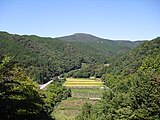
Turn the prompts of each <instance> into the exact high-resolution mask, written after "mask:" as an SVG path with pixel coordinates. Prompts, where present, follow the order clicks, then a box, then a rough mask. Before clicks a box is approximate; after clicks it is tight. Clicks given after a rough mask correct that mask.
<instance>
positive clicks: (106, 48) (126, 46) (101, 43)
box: [59, 33, 143, 56]
mask: <svg viewBox="0 0 160 120" xmlns="http://www.w3.org/2000/svg"><path fill="white" fill-rule="evenodd" d="M59 39H60V40H63V41H68V42H70V43H73V44H74V45H76V46H77V47H78V48H81V49H87V51H88V52H89V53H90V54H94V53H95V52H96V53H99V54H104V55H107V56H108V55H122V54H124V53H126V52H128V51H129V50H130V49H132V48H134V47H136V46H138V45H140V44H141V43H143V41H135V42H131V41H123V40H117V41H116V40H109V39H103V38H99V37H96V36H93V35H91V34H85V33H76V34H73V35H70V36H64V37H59Z"/></svg>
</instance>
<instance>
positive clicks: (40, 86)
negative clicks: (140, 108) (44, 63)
mask: <svg viewBox="0 0 160 120" xmlns="http://www.w3.org/2000/svg"><path fill="white" fill-rule="evenodd" d="M52 82H53V80H50V81H48V82H47V83H45V84H42V85H39V88H40V90H43V89H44V88H46V87H47V86H48V85H49V84H51V83H52Z"/></svg>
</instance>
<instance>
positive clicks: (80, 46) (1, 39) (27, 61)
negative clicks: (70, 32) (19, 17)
mask: <svg viewBox="0 0 160 120" xmlns="http://www.w3.org/2000/svg"><path fill="white" fill-rule="evenodd" d="M65 38H67V39H68V40H64V39H65ZM69 39H70V37H69V38H68V37H63V40H62V38H46V37H38V36H35V35H30V36H28V35H22V36H20V35H16V34H9V33H7V32H0V55H9V56H11V57H13V59H12V60H13V61H15V62H18V63H19V64H20V66H21V67H23V68H25V70H26V72H27V73H28V75H29V76H31V77H32V78H33V79H34V80H36V81H37V82H39V83H44V82H47V81H48V80H49V79H50V78H51V77H55V76H58V75H60V74H62V73H66V72H69V71H71V70H75V69H79V68H81V64H82V63H87V64H95V63H103V62H105V61H106V58H107V57H109V56H110V55H116V54H120V55H122V54H123V53H125V52H128V50H130V49H131V48H133V47H135V46H137V45H138V44H140V43H141V42H129V41H126V42H125V41H120V42H119V41H110V40H104V39H101V38H97V37H94V36H91V35H87V34H75V35H74V36H73V38H72V39H70V40H71V41H72V40H73V41H74V40H75V41H80V39H82V40H83V41H84V42H70V40H69ZM77 39H79V40H77Z"/></svg>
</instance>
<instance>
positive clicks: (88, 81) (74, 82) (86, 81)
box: [63, 78, 103, 87]
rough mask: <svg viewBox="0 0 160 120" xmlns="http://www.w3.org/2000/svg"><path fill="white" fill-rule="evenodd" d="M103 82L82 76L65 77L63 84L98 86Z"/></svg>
mask: <svg viewBox="0 0 160 120" xmlns="http://www.w3.org/2000/svg"><path fill="white" fill-rule="evenodd" d="M102 85H103V82H101V81H100V80H91V79H84V78H67V79H66V81H65V83H64V84H63V86H66V87H87V86H88V87H100V86H102Z"/></svg>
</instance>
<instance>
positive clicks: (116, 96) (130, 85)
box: [77, 37, 160, 120]
mask: <svg viewBox="0 0 160 120" xmlns="http://www.w3.org/2000/svg"><path fill="white" fill-rule="evenodd" d="M159 66H160V37H158V38H156V39H153V40H151V41H146V42H144V43H143V44H142V45H140V46H138V47H137V48H135V49H133V50H132V51H131V52H129V53H128V54H126V55H124V56H122V57H120V58H117V59H114V60H113V61H112V62H111V63H110V66H108V69H106V73H105V74H104V75H103V76H102V79H103V81H104V82H105V85H106V87H105V91H104V93H103V97H102V100H101V101H100V102H98V103H97V104H96V105H94V106H93V105H91V104H86V105H85V106H84V107H83V109H82V113H81V115H79V116H78V117H77V119H78V120H84V119H91V120H96V119H97V120H106V119H109V120H117V119H123V120H159V119H160V74H159V73H160V67H159Z"/></svg>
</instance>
